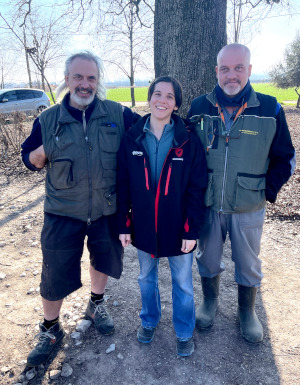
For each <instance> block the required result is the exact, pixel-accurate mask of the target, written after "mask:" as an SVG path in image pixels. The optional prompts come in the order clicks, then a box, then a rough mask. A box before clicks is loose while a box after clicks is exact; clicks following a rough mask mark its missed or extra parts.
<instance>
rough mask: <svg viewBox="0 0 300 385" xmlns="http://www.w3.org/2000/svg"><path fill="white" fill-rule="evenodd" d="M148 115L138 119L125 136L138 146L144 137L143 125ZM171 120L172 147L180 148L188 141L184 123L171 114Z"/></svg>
mask: <svg viewBox="0 0 300 385" xmlns="http://www.w3.org/2000/svg"><path fill="white" fill-rule="evenodd" d="M149 116H150V114H147V115H145V116H143V117H142V118H140V119H139V120H138V121H137V122H136V124H135V125H134V126H133V127H132V128H131V129H130V130H129V131H127V133H126V134H125V135H127V136H128V137H129V138H131V139H132V140H134V141H136V142H137V143H138V144H140V143H141V142H142V141H143V139H144V137H145V132H144V125H145V123H146V120H147V119H148V117H149ZM171 117H172V119H173V120H174V129H175V131H174V140H173V145H174V146H175V147H178V146H181V145H182V144H183V143H184V142H185V141H186V140H188V139H189V137H188V133H187V127H186V125H185V122H184V121H183V120H182V119H181V118H180V117H179V116H178V115H176V114H172V116H171Z"/></svg>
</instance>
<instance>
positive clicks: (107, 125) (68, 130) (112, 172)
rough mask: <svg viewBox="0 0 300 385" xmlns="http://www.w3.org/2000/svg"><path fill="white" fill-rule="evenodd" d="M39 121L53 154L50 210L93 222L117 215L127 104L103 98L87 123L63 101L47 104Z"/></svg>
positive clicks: (48, 188)
mask: <svg viewBox="0 0 300 385" xmlns="http://www.w3.org/2000/svg"><path fill="white" fill-rule="evenodd" d="M39 120H40V124H41V127H42V139H43V145H44V149H45V153H46V156H47V159H48V162H47V177H46V198H45V212H48V213H52V214H57V215H63V216H68V217H72V218H76V219H80V220H82V221H87V222H89V221H94V220H96V219H98V218H99V217H101V216H102V215H110V214H114V213H115V212H116V170H117V151H118V149H119V145H120V141H121V137H122V135H123V133H124V122H123V110H122V106H121V105H120V104H118V103H115V102H112V101H109V100H106V101H100V100H97V102H96V104H95V108H94V110H93V112H92V115H91V117H90V119H89V121H88V124H87V125H86V127H85V124H82V123H81V122H79V121H77V120H76V119H74V118H73V117H72V116H71V115H70V114H69V112H68V110H67V109H66V108H65V107H64V105H63V104H58V105H55V106H53V107H52V108H49V109H47V110H46V111H44V112H43V113H42V114H41V115H40V117H39ZM83 121H84V122H85V116H84V112H83Z"/></svg>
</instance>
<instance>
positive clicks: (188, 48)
mask: <svg viewBox="0 0 300 385" xmlns="http://www.w3.org/2000/svg"><path fill="white" fill-rule="evenodd" d="M225 44H226V1H225V0H215V1H207V0H194V1H190V0H172V1H165V0H155V15H154V66H155V77H158V76H162V75H171V76H173V77H175V78H176V79H177V80H179V81H180V83H181V84H182V87H183V93H184V94H183V97H184V101H183V105H182V107H181V109H180V115H181V116H186V114H187V111H188V109H189V106H190V103H191V101H192V100H193V99H194V98H195V97H197V96H199V95H201V94H203V93H207V92H209V91H211V90H212V89H213V87H214V86H215V84H216V75H215V65H216V61H217V54H218V52H219V50H220V49H221V48H222V47H223V46H224V45H225Z"/></svg>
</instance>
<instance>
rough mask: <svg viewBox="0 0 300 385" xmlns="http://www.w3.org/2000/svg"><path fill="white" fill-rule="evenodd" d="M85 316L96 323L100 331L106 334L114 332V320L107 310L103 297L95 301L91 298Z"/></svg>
mask: <svg viewBox="0 0 300 385" xmlns="http://www.w3.org/2000/svg"><path fill="white" fill-rule="evenodd" d="M85 316H86V318H88V319H90V320H91V321H92V322H93V323H94V325H95V328H96V329H97V331H98V332H100V333H102V334H104V335H106V336H109V335H110V334H113V333H114V331H115V327H114V321H113V319H112V317H111V315H110V314H109V313H108V311H107V310H106V307H105V306H104V300H103V299H102V300H100V301H95V302H93V301H91V300H89V303H88V306H87V308H86V312H85Z"/></svg>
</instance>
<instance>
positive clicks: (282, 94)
mask: <svg viewBox="0 0 300 385" xmlns="http://www.w3.org/2000/svg"><path fill="white" fill-rule="evenodd" d="M252 86H253V88H254V90H255V91H257V92H261V93H262V94H267V95H271V96H275V97H276V98H277V100H278V102H279V103H282V104H288V105H296V101H297V99H298V96H297V94H296V92H295V89H294V88H292V87H291V88H287V89H283V88H277V87H275V86H274V85H272V84H271V83H252ZM147 92H148V87H137V88H135V92H134V95H135V101H136V102H146V101H147ZM47 95H48V96H49V97H50V93H49V92H47ZM106 96H107V99H110V100H114V101H116V102H121V103H122V102H131V96H130V88H129V87H128V88H126V87H120V88H110V89H108V90H107V94H106ZM50 100H51V97H50ZM51 104H53V103H52V100H51Z"/></svg>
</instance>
